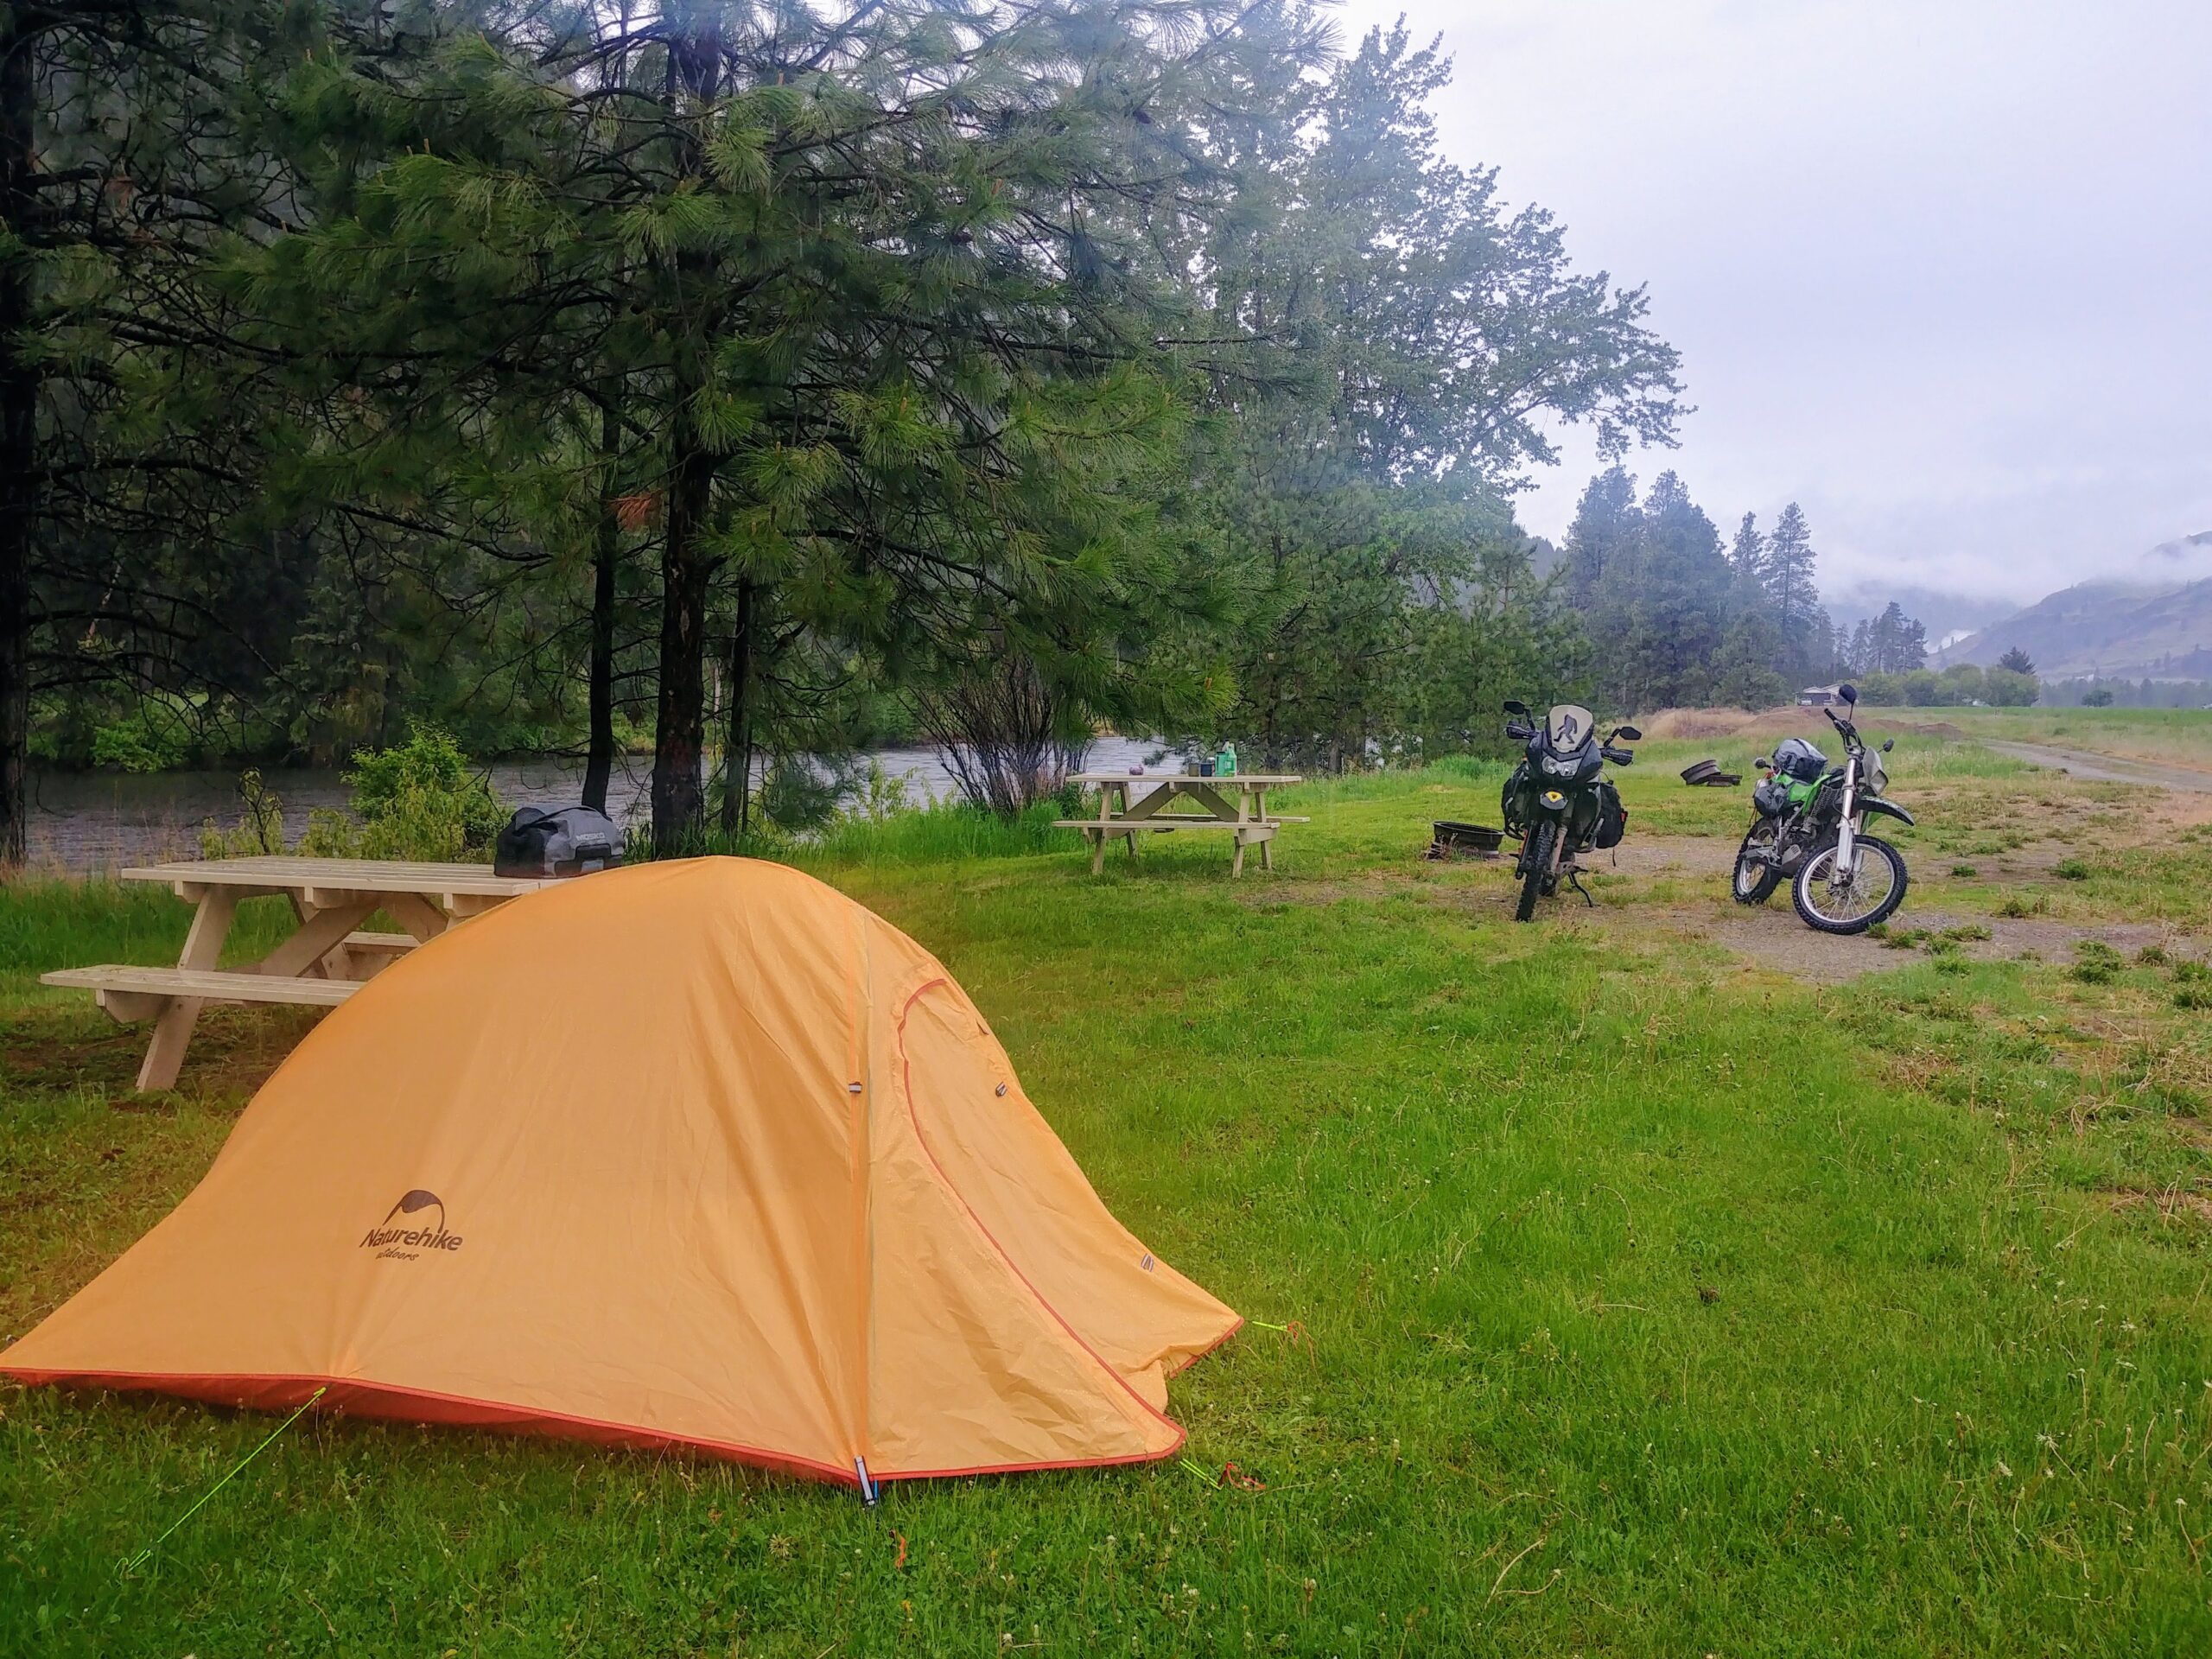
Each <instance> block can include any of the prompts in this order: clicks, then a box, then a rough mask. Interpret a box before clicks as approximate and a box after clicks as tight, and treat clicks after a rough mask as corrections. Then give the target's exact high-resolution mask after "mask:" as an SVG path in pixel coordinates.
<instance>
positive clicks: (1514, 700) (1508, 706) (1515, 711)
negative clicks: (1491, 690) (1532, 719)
mask: <svg viewBox="0 0 2212 1659" xmlns="http://www.w3.org/2000/svg"><path fill="white" fill-rule="evenodd" d="M1505 712H1506V713H1507V714H1509V715H1525V714H1527V713H1528V712H1529V705H1528V704H1527V703H1525V702H1522V701H1521V699H1520V698H1518V697H1508V698H1507V699H1506V700H1505Z"/></svg>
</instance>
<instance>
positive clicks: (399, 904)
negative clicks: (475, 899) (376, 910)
mask: <svg viewBox="0 0 2212 1659" xmlns="http://www.w3.org/2000/svg"><path fill="white" fill-rule="evenodd" d="M382 908H383V910H384V912H385V915H387V916H389V917H391V919H392V920H393V921H395V922H397V923H398V924H399V925H401V926H402V927H404V928H405V929H406V930H407V931H408V932H410V934H412V935H413V936H414V938H415V943H416V944H429V942H430V941H431V940H432V939H435V938H437V937H438V935H439V934H441V933H442V932H444V931H446V929H447V928H448V927H449V926H451V925H452V923H451V921H450V919H449V918H448V917H447V915H446V913H445V912H443V911H442V910H440V909H439V908H438V907H437V906H435V905H434V904H432V903H431V902H430V901H429V899H425V898H423V896H422V894H420V893H385V895H384V904H383V906H382Z"/></svg>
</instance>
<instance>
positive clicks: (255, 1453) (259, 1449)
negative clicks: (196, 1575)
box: [117, 1383, 330, 1576]
mask: <svg viewBox="0 0 2212 1659" xmlns="http://www.w3.org/2000/svg"><path fill="white" fill-rule="evenodd" d="M329 1387H330V1385H329V1384H328V1383H325V1384H324V1385H323V1386H322V1387H321V1388H319V1389H316V1390H315V1392H314V1393H313V1394H311V1395H308V1397H307V1398H306V1399H304V1400H302V1401H301V1402H300V1406H299V1410H298V1411H295V1412H294V1413H293V1414H291V1415H290V1416H289V1417H287V1418H286V1419H285V1420H284V1421H283V1422H281V1423H279V1424H277V1427H274V1428H272V1429H270V1431H269V1438H268V1439H267V1440H264V1441H262V1443H261V1444H260V1445H259V1446H255V1447H254V1448H253V1450H252V1451H251V1452H247V1453H246V1454H245V1456H244V1457H242V1458H240V1459H238V1463H237V1465H235V1466H234V1467H233V1468H232V1470H231V1472H230V1473H229V1474H227V1475H225V1476H224V1477H223V1478H221V1479H220V1480H219V1481H217V1482H216V1483H215V1484H213V1486H210V1487H209V1488H208V1489H207V1491H204V1492H202V1493H200V1499H199V1502H198V1503H194V1505H193V1506H192V1507H191V1508H190V1509H188V1510H186V1511H185V1512H184V1513H183V1514H182V1515H180V1516H177V1518H176V1519H175V1520H174V1521H172V1522H169V1528H168V1532H164V1533H163V1534H162V1535H161V1536H160V1537H158V1538H156V1539H155V1540H154V1541H153V1542H152V1543H150V1544H149V1545H147V1546H146V1548H143V1549H142V1550H140V1551H139V1552H138V1553H137V1554H136V1555H133V1556H131V1557H130V1559H129V1560H125V1561H124V1562H123V1563H122V1564H121V1566H120V1567H118V1568H117V1571H118V1573H122V1574H124V1576H128V1575H129V1574H130V1573H136V1572H137V1570H138V1569H139V1568H140V1567H143V1566H144V1565H145V1564H146V1563H147V1562H148V1561H150V1560H153V1559H154V1552H155V1551H156V1550H157V1549H159V1548H161V1547H162V1545H163V1544H165V1543H167V1542H168V1541H169V1535H170V1534H171V1533H174V1532H175V1530H176V1529H178V1528H179V1527H181V1526H182V1525H183V1524H184V1523H185V1522H188V1521H189V1520H191V1519H192V1517H193V1516H195V1515H197V1514H199V1513H200V1506H201V1505H202V1504H205V1503H207V1500H208V1499H209V1498H211V1497H214V1496H215V1494H216V1493H218V1492H219V1491H222V1490H223V1488H224V1487H226V1486H227V1485H229V1484H231V1482H232V1479H234V1478H236V1477H237V1476H238V1473H239V1471H242V1470H243V1469H245V1466H246V1465H248V1464H249V1463H251V1462H252V1461H253V1460H254V1459H256V1458H257V1457H259V1456H260V1455H261V1454H262V1453H263V1452H266V1451H267V1450H268V1449H269V1448H270V1446H272V1445H274V1444H275V1443H276V1440H277V1436H278V1435H279V1434H282V1433H283V1432H284V1431H285V1430H286V1429H288V1428H289V1427H291V1426H292V1425H293V1424H294V1423H296V1422H298V1421H300V1413H301V1412H304V1411H305V1410H306V1409H307V1408H308V1407H309V1406H311V1405H313V1404H315V1402H316V1401H318V1400H320V1399H321V1398H322V1396H323V1395H325V1394H326V1393H327V1392H328V1391H329Z"/></svg>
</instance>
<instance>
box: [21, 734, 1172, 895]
mask: <svg viewBox="0 0 2212 1659" xmlns="http://www.w3.org/2000/svg"><path fill="white" fill-rule="evenodd" d="M1162 748H1163V746H1162V745H1161V744H1160V741H1158V740H1156V739H1141V738H1127V737H1102V738H1100V739H1099V740H1098V741H1096V743H1094V744H1092V745H1091V748H1090V759H1089V760H1088V762H1087V764H1088V765H1090V766H1093V767H1096V768H1099V769H1102V770H1111V771H1124V770H1127V769H1128V767H1130V766H1149V765H1153V764H1154V763H1155V762H1156V760H1157V759H1158V757H1159V756H1160V753H1161V752H1162ZM875 759H876V760H879V761H880V762H881V763H882V765H883V769H884V771H885V772H887V773H888V774H889V775H890V776H892V777H893V778H903V779H906V790H907V794H908V796H909V797H910V798H912V799H913V800H914V801H916V802H917V803H919V802H921V801H923V800H941V799H944V798H947V797H950V796H954V795H957V794H958V793H959V788H958V786H957V785H956V784H955V783H954V782H953V781H952V778H951V775H950V773H949V772H946V770H945V768H944V760H943V759H942V758H941V757H940V756H939V754H938V752H937V751H936V750H934V749H880V750H877V751H876V752H875ZM651 769H652V761H651V760H649V759H648V758H647V757H645V756H643V755H628V756H624V757H622V758H621V759H620V760H619V761H618V762H617V764H616V766H615V771H614V776H613V779H611V780H610V781H609V783H608V785H607V811H608V814H609V816H611V817H613V819H614V820H615V822H616V823H632V822H643V820H644V819H645V808H646V788H647V784H648V782H649V779H650V773H651ZM488 771H489V773H490V777H491V782H492V787H493V791H495V792H496V793H497V794H498V795H499V798H500V799H501V800H503V801H505V802H506V803H507V804H509V805H510V806H563V805H568V806H573V805H574V804H575V802H576V800H577V798H578V795H579V793H580V791H582V786H583V766H582V763H581V762H575V763H569V762H566V761H552V760H547V761H522V762H512V761H500V762H498V763H496V764H494V765H493V766H491V767H489V768H488ZM263 781H264V784H266V785H267V786H268V787H269V788H270V790H272V791H275V793H276V795H277V798H278V799H279V800H280V801H282V802H283V808H284V834H285V837H286V839H287V840H290V839H293V838H295V837H296V836H299V835H301V834H302V832H304V831H305V830H306V829H307V825H308V813H309V812H310V811H312V810H314V809H315V808H316V807H335V808H339V809H343V808H344V807H345V806H346V804H347V801H348V798H349V793H350V791H347V789H346V785H345V784H344V783H343V781H341V780H340V777H339V774H338V773H337V772H334V771H311V770H301V771H276V770H271V771H270V772H265V773H264V776H263ZM30 797H31V800H30V807H31V811H30V826H29V839H30V849H29V850H30V862H31V865H32V867H33V868H47V869H55V868H60V869H64V870H68V871H71V872H73V873H78V874H89V873H92V872H94V871H99V870H114V869H120V868H123V867H124V866H125V865H128V864H138V863H145V862H149V861H156V860H159V859H163V858H192V857H197V856H198V855H199V849H200V825H202V824H203V823H206V822H207V820H208V819H210V818H213V819H215V820H217V821H218V822H219V823H223V824H226V825H231V824H235V823H237V822H238V818H239V817H240V815H241V813H242V812H243V810H244V807H243V804H242V803H241V802H240V800H239V798H238V774H237V773H236V772H156V773H153V774H151V775H147V776H133V775H131V774H129V773H124V772H33V773H32V774H31V778H30Z"/></svg>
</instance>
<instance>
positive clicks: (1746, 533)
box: [1728, 512, 1766, 590]
mask: <svg viewBox="0 0 2212 1659" xmlns="http://www.w3.org/2000/svg"><path fill="white" fill-rule="evenodd" d="M1728 563H1730V564H1731V565H1732V566H1734V567H1735V571H1736V580H1737V584H1738V588H1739V590H1740V589H1743V588H1758V589H1761V590H1764V588H1765V586H1766V537H1764V535H1763V534H1761V533H1760V531H1759V521H1758V514H1757V513H1754V512H1747V513H1745V515H1744V518H1743V522H1742V523H1740V524H1738V525H1737V526H1736V540H1735V543H1734V544H1733V545H1732V546H1731V547H1730V548H1729V550H1728Z"/></svg>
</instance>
